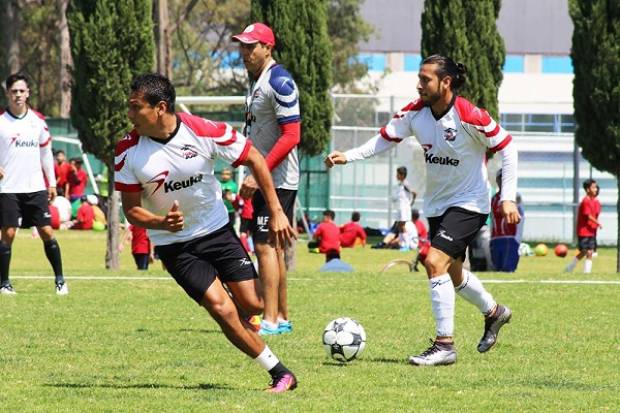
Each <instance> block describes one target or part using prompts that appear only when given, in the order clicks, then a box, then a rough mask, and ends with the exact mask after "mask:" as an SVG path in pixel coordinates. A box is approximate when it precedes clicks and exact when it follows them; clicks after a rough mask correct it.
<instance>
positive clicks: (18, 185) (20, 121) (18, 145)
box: [0, 109, 56, 193]
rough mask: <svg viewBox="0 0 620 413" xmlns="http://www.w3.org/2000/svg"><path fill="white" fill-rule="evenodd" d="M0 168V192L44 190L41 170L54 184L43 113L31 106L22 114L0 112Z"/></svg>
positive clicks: (50, 137) (48, 135) (52, 164)
mask: <svg viewBox="0 0 620 413" xmlns="http://www.w3.org/2000/svg"><path fill="white" fill-rule="evenodd" d="M0 167H1V168H3V169H4V178H3V179H0V193H32V192H38V191H44V190H45V187H46V185H45V180H44V179H43V173H45V176H46V177H47V181H48V182H50V183H51V184H52V186H56V175H55V174H54V157H53V155H52V136H51V135H50V132H49V129H48V127H47V124H46V123H45V120H44V118H43V115H41V114H40V113H38V112H36V111H34V110H32V109H28V110H27V111H26V113H25V114H24V115H23V116H21V117H15V116H13V115H12V114H11V113H10V112H9V111H8V110H3V111H0ZM41 170H43V173H41Z"/></svg>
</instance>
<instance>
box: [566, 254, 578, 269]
mask: <svg viewBox="0 0 620 413" xmlns="http://www.w3.org/2000/svg"><path fill="white" fill-rule="evenodd" d="M578 262H579V260H578V259H577V257H573V260H572V261H571V262H570V263H568V265H567V266H566V272H572V271H573V270H574V269H575V267H576V266H577V263H578Z"/></svg>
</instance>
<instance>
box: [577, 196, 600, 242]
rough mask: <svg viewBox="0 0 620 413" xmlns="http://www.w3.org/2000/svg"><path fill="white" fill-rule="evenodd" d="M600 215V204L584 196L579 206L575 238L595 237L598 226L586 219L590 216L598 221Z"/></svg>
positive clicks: (596, 200) (594, 199)
mask: <svg viewBox="0 0 620 413" xmlns="http://www.w3.org/2000/svg"><path fill="white" fill-rule="evenodd" d="M600 213H601V203H600V202H599V201H598V199H596V198H591V197H589V196H585V197H584V198H583V199H582V200H581V203H580V204H579V215H578V216H577V236H578V237H595V236H596V231H597V230H598V226H597V225H596V224H595V223H594V222H592V221H591V220H590V219H588V215H592V216H593V217H594V218H596V219H598V216H599V214H600Z"/></svg>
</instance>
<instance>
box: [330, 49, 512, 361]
mask: <svg viewBox="0 0 620 413" xmlns="http://www.w3.org/2000/svg"><path fill="white" fill-rule="evenodd" d="M465 76H466V68H465V66H464V65H463V64H462V63H455V62H454V61H453V60H452V59H450V58H448V57H444V56H440V55H432V56H429V57H427V58H426V59H425V60H424V61H423V62H422V65H421V66H420V71H419V73H418V79H419V82H418V86H417V89H418V93H419V95H420V98H419V99H416V100H414V101H413V102H411V103H410V104H408V105H407V106H405V107H404V108H403V109H402V110H401V111H399V112H398V113H396V115H394V117H393V118H392V120H391V121H390V122H389V123H388V124H387V125H386V126H385V127H383V128H382V129H381V130H380V133H379V134H377V135H376V136H374V137H373V138H371V139H370V140H369V141H368V142H366V143H365V144H363V145H362V146H360V147H357V148H354V149H351V150H348V151H347V152H345V153H342V152H338V151H334V152H332V153H330V154H329V155H328V156H327V158H326V159H325V164H326V165H327V167H333V166H334V165H339V164H346V163H347V162H352V161H356V160H361V159H365V158H368V157H371V156H374V155H376V154H378V153H381V152H383V151H386V150H388V149H390V148H392V147H394V146H395V145H397V144H398V143H399V142H401V141H402V140H403V139H407V138H409V137H410V136H413V135H415V137H416V138H417V140H418V141H419V142H420V144H421V146H422V148H423V149H424V160H425V163H426V193H425V195H424V213H425V215H426V216H427V217H428V221H429V226H430V239H431V248H430V250H429V252H428V255H427V257H426V259H425V261H424V265H425V266H426V270H427V274H428V277H429V290H430V295H431V304H432V310H433V316H434V318H435V326H436V337H435V340H434V342H433V344H432V345H431V347H430V348H429V349H428V350H426V351H424V352H422V353H421V354H420V355H417V356H411V357H410V358H409V362H410V363H411V364H413V365H444V364H452V363H455V362H456V349H455V346H454V340H453V335H454V307H455V293H456V294H458V295H460V296H461V297H463V298H464V299H465V300H467V301H468V302H470V303H472V304H473V305H475V306H476V307H477V308H478V309H479V310H480V312H481V313H482V314H484V316H485V328H484V333H483V336H482V338H481V340H480V342H479V343H478V351H479V352H486V351H488V350H489V349H491V347H493V345H495V343H496V341H497V335H498V332H499V329H500V328H501V327H502V326H503V325H504V324H506V323H507V322H509V321H510V318H511V314H512V313H511V311H510V309H509V308H508V307H506V306H504V305H501V304H497V303H496V301H495V300H494V299H493V297H492V296H491V294H489V293H488V292H487V291H486V290H485V288H484V286H483V285H482V283H481V282H480V280H479V279H478V278H477V277H476V276H475V275H474V274H472V273H471V272H469V271H467V270H465V269H464V268H463V260H464V258H465V251H466V249H467V246H468V245H469V244H470V243H471V241H472V240H473V239H474V237H475V235H476V233H477V232H478V230H479V229H480V228H481V227H482V226H483V225H484V224H485V221H486V219H487V216H488V214H489V211H490V201H489V183H488V179H487V169H486V151H487V150H491V151H492V152H500V154H501V157H502V171H503V174H502V188H503V189H502V194H501V209H502V214H503V216H504V217H505V218H506V221H507V222H508V223H517V222H519V220H520V219H521V217H520V215H519V212H518V210H517V206H516V204H515V198H516V188H517V156H518V155H517V150H516V148H515V145H514V144H511V141H512V137H511V136H510V135H509V134H508V133H507V132H506V131H505V130H504V129H503V128H502V127H501V126H500V125H499V124H497V123H496V122H495V121H494V120H493V119H491V117H490V116H489V114H488V113H487V112H486V111H485V110H483V109H480V108H477V107H476V106H474V105H473V104H472V103H470V102H469V101H467V100H466V99H465V98H463V97H461V96H458V94H457V92H458V89H459V87H460V86H462V85H463V84H464V82H465Z"/></svg>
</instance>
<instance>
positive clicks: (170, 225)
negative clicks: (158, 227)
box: [162, 201, 184, 232]
mask: <svg viewBox="0 0 620 413" xmlns="http://www.w3.org/2000/svg"><path fill="white" fill-rule="evenodd" d="M183 225H184V221H183V211H181V210H179V201H174V202H173V203H172V207H171V208H170V211H168V213H167V214H166V216H165V217H164V221H163V222H162V229H164V230H166V231H170V232H179V231H181V230H182V229H183Z"/></svg>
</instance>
